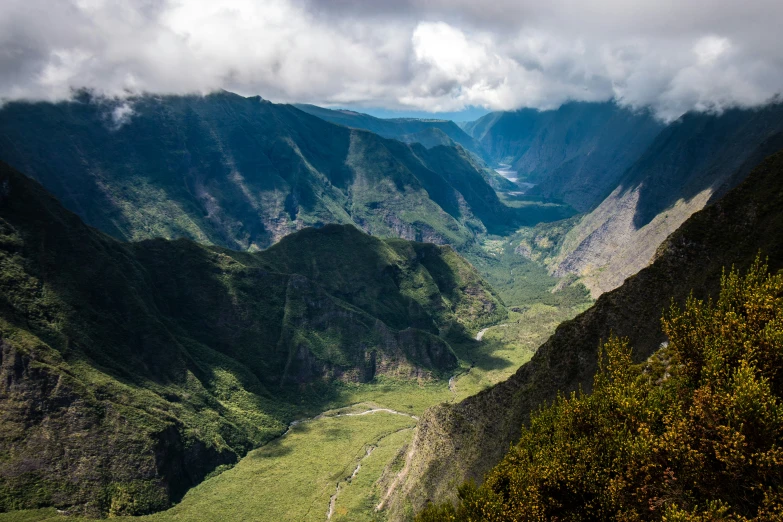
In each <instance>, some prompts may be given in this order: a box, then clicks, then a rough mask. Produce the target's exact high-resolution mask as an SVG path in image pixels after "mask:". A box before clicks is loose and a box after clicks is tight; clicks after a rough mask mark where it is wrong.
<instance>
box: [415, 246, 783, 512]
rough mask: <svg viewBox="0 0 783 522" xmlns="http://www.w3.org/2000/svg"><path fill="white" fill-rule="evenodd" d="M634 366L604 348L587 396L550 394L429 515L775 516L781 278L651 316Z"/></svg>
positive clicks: (618, 351)
mask: <svg viewBox="0 0 783 522" xmlns="http://www.w3.org/2000/svg"><path fill="white" fill-rule="evenodd" d="M662 325H663V330H664V332H665V334H666V335H667V337H668V339H669V342H668V345H667V346H666V347H665V348H663V349H661V350H659V351H658V352H657V353H656V354H655V355H654V356H653V357H651V358H650V359H649V360H648V361H647V362H646V363H643V364H639V365H634V364H633V362H632V358H631V349H630V347H629V345H628V342H627V341H626V340H621V339H619V338H617V337H613V338H612V339H610V340H609V341H608V342H607V343H606V344H605V345H604V347H603V351H604V352H605V357H601V356H600V355H599V360H601V361H603V362H602V364H601V366H600V369H599V372H598V373H597V375H596V376H595V380H594V384H593V391H592V393H590V394H586V393H582V392H579V393H573V394H571V395H570V396H569V397H564V396H561V397H559V398H558V400H557V401H556V402H555V403H554V404H553V405H551V406H547V407H544V408H543V409H542V410H541V411H540V412H538V413H537V414H535V415H534V416H533V418H532V420H531V423H530V426H529V427H526V428H524V429H523V432H522V437H521V439H520V441H519V442H518V443H517V444H516V445H515V446H514V447H512V449H511V451H510V452H509V453H508V455H507V456H506V457H505V458H504V459H503V461H502V462H501V463H500V464H499V465H498V466H497V467H496V468H495V469H493V470H492V471H491V472H490V473H489V474H488V475H487V477H486V480H485V482H484V484H482V485H481V486H480V487H476V486H474V485H472V484H466V485H465V486H463V487H462V488H461V489H460V493H459V496H460V501H459V503H458V505H457V506H456V507H454V506H453V505H451V504H443V505H440V506H430V507H428V508H427V509H425V510H424V511H423V512H422V513H421V514H420V515H419V516H418V520H421V521H429V520H432V521H435V520H455V521H456V520H474V521H478V520H487V521H502V520H522V521H524V520H542V521H543V520H553V519H557V520H574V521H576V520H608V519H611V520H629V521H630V520H678V521H679V520H681V521H691V520H692V521H704V520H758V521H762V520H763V521H767V520H778V519H779V517H780V516H781V514H782V513H783V456H782V455H781V450H780V448H781V445H783V357H781V354H782V353H783V274H778V275H768V272H767V267H766V266H764V265H762V264H761V262H759V261H758V260H757V262H756V263H755V264H754V265H753V266H752V267H751V268H750V269H749V271H748V273H747V274H746V275H745V276H743V277H741V276H740V275H739V274H738V273H737V272H736V271H732V272H731V273H730V274H728V275H726V276H725V277H723V279H722V281H721V292H720V297H719V298H718V299H717V301H716V302H714V303H713V302H712V301H708V302H704V301H700V300H697V299H694V298H691V299H689V300H688V301H687V303H686V305H685V307H684V309H680V308H679V307H678V306H676V305H674V304H673V305H672V307H671V309H670V311H669V312H668V313H667V314H665V316H664V318H663V320H662Z"/></svg>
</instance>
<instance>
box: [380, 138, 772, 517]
mask: <svg viewBox="0 0 783 522" xmlns="http://www.w3.org/2000/svg"><path fill="white" fill-rule="evenodd" d="M782 230H783V152H781V153H777V154H776V155H774V156H772V157H770V158H769V159H767V160H766V161H764V162H763V163H762V164H761V165H760V166H758V167H757V168H756V169H755V170H754V171H753V173H752V174H750V175H749V176H748V178H747V179H746V180H745V181H744V182H743V183H742V184H741V185H740V186H738V187H737V188H735V189H734V190H732V191H731V192H729V193H728V194H727V195H726V196H725V197H724V198H722V199H721V200H719V201H718V202H716V203H715V204H713V205H710V206H708V207H707V208H705V209H704V210H702V211H700V212H696V213H695V214H694V215H693V216H691V217H690V218H689V219H688V220H687V221H686V222H685V223H684V224H683V225H682V226H681V227H680V228H679V229H678V230H677V231H676V232H674V233H673V234H672V235H671V236H669V237H668V239H666V241H665V242H664V243H663V245H661V247H660V248H659V249H658V250H657V253H656V254H655V257H654V261H653V263H652V264H651V265H650V266H649V267H647V268H645V269H644V270H642V271H641V272H639V273H638V274H636V275H635V276H632V277H630V278H628V279H627V280H626V281H625V283H624V284H622V285H621V286H620V287H619V288H617V289H615V290H613V291H610V292H607V293H605V294H603V295H602V296H601V297H600V298H599V299H598V301H597V302H596V303H595V305H594V306H593V307H591V308H590V309H589V310H587V311H586V312H584V313H583V314H581V315H580V316H578V317H577V318H575V319H574V320H572V321H568V322H566V323H563V324H562V325H561V326H559V327H558V329H557V331H556V333H555V334H554V335H553V336H552V337H551V338H550V339H549V340H548V341H547V342H546V343H545V344H544V345H543V346H542V347H541V348H540V349H539V350H538V352H537V353H536V355H535V356H534V357H533V359H532V360H531V361H530V362H529V363H528V364H526V365H524V366H522V367H521V368H520V369H519V370H518V371H517V373H516V374H514V376H512V377H511V378H510V379H509V380H508V381H505V382H503V383H501V384H498V385H497V386H494V387H492V388H490V389H488V390H486V391H483V392H481V393H479V394H477V395H475V396H473V397H470V398H468V399H465V400H464V401H462V402H461V403H458V404H453V405H441V406H436V407H434V408H432V409H430V410H428V411H427V413H426V414H425V415H424V417H423V418H422V419H421V421H420V423H419V426H418V431H417V434H416V436H415V438H414V441H413V442H412V446H411V447H410V448H409V450H408V453H407V455H408V460H407V462H406V465H405V468H404V469H403V472H402V474H401V476H400V477H398V479H397V480H396V481H395V482H393V483H392V487H390V491H388V492H387V497H388V498H387V500H386V502H385V507H386V508H387V509H389V511H390V514H391V517H392V519H397V520H399V519H404V518H405V517H406V513H410V511H411V510H419V509H421V508H422V506H424V505H425V504H426V503H427V502H429V501H442V500H444V499H449V498H455V495H456V489H455V487H456V486H457V485H459V484H461V483H462V482H463V481H465V480H468V479H473V480H478V481H480V480H481V478H482V475H483V474H484V473H485V472H486V471H487V470H489V469H490V468H491V467H492V466H493V465H495V464H496V463H497V462H499V460H500V459H501V458H502V456H503V455H504V453H505V452H506V451H507V449H508V447H509V445H510V444H511V443H513V442H515V441H516V439H517V437H518V434H519V429H520V426H521V425H522V423H524V422H526V421H527V420H528V419H529V416H530V413H531V412H532V411H534V410H535V409H536V408H537V407H538V406H540V405H541V404H543V403H545V402H549V401H552V400H553V399H554V398H555V397H556V395H557V394H558V393H568V392H570V391H573V390H576V389H577V388H578V387H580V386H581V387H582V388H583V389H589V387H590V383H591V382H592V377H593V374H594V373H595V370H596V367H597V349H598V346H599V344H600V343H601V341H602V340H605V339H607V338H608V337H609V335H610V333H614V334H617V335H619V336H624V337H628V338H629V339H630V342H631V345H632V346H634V347H635V349H636V352H635V354H634V355H635V357H636V359H637V360H643V359H644V358H646V357H647V356H649V355H650V354H651V353H652V352H653V351H654V350H655V349H656V348H657V347H658V346H659V345H660V343H661V342H662V341H664V337H663V336H662V334H661V331H660V327H659V321H660V317H661V313H662V310H663V309H664V308H665V307H667V306H668V305H669V304H670V302H671V299H674V301H675V302H678V303H682V302H683V301H684V300H685V299H686V297H687V296H688V295H689V294H690V293H691V291H692V292H693V293H694V295H695V296H696V297H700V298H704V297H707V296H710V295H714V294H715V292H716V291H717V282H718V281H719V280H720V274H721V271H722V270H723V269H724V267H727V266H731V265H734V266H736V267H737V268H739V269H744V268H745V267H747V266H748V265H749V264H750V263H751V262H752V260H753V259H754V258H755V256H756V255H757V253H758V252H759V251H760V252H762V254H763V255H766V256H769V263H770V268H771V269H772V270H778V269H781V268H783V235H782V234H781V231H782Z"/></svg>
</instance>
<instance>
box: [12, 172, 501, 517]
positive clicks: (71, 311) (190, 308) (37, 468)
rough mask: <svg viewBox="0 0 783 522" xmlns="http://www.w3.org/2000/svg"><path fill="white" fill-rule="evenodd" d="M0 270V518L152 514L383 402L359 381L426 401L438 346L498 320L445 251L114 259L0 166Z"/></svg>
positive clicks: (303, 242)
mask: <svg viewBox="0 0 783 522" xmlns="http://www.w3.org/2000/svg"><path fill="white" fill-rule="evenodd" d="M338 252H342V253H343V254H345V253H346V252H350V253H351V257H350V261H349V260H347V259H343V258H341V257H339V256H336V255H335V253H338ZM0 267H2V270H0V275H1V277H0V285H2V288H3V291H2V293H0V295H2V299H0V314H1V315H0V348H2V360H1V362H2V364H0V374H2V377H3V379H2V388H0V393H2V398H3V400H2V401H0V404H1V405H2V409H3V411H2V417H0V418H1V419H2V423H3V427H2V428H3V429H2V430H0V433H1V434H2V435H0V436H2V437H3V444H2V445H0V447H2V448H4V452H3V454H2V458H0V501H2V503H3V507H4V509H9V508H21V507H25V506H35V505H47V504H55V505H59V506H70V505H75V506H76V507H77V510H80V509H81V510H86V511H87V512H91V513H106V512H111V513H115V514H123V513H134V512H144V511H145V510H150V509H160V508H161V507H165V505H166V504H167V503H168V502H169V500H170V499H177V498H179V496H181V495H182V494H183V493H184V492H185V490H186V489H187V488H189V487H190V486H192V485H194V484H196V483H198V482H199V481H200V480H201V478H202V477H204V476H205V475H206V474H207V473H209V472H210V471H211V470H212V469H213V468H214V467H215V466H219V465H223V464H230V463H232V462H234V461H235V460H236V459H237V456H239V455H243V454H244V453H245V452H246V451H247V450H248V449H250V448H251V447H253V446H257V445H258V444H261V443H263V442H265V441H268V440H270V439H271V438H272V437H274V436H276V435H278V434H279V433H281V432H282V431H283V429H284V427H285V423H286V422H288V420H290V419H291V418H292V417H294V416H298V415H303V414H308V413H310V412H313V413H315V412H318V411H320V410H322V409H325V408H327V407H330V406H332V405H339V404H346V401H352V400H354V398H355V397H356V396H357V395H356V394H359V395H361V394H362V393H363V392H362V387H363V386H364V387H365V390H364V391H365V392H366V391H367V390H369V389H372V390H373V393H377V394H378V395H379V396H383V394H384V389H383V386H379V387H378V389H377V390H376V389H375V388H371V386H370V385H362V384H360V383H361V382H362V381H367V380H372V379H374V378H375V379H376V381H378V380H380V384H381V385H383V384H384V382H388V383H390V384H391V387H392V390H393V388H394V385H395V383H398V382H399V379H403V380H409V379H410V378H411V377H413V378H414V379H415V380H418V381H420V382H421V383H422V386H424V389H425V390H426V389H427V384H426V382H427V381H428V380H429V379H431V377H432V376H437V375H440V374H444V373H445V372H447V371H448V369H449V368H451V367H454V366H455V365H456V364H457V360H456V358H455V357H454V355H453V353H452V351H451V348H450V347H449V346H448V344H446V342H445V341H444V340H443V339H441V338H439V337H438V336H437V334H438V332H439V331H441V330H443V331H444V332H446V333H448V336H449V338H450V339H452V340H453V341H459V339H467V338H468V337H467V336H468V335H469V334H470V333H471V332H472V331H474V330H475V329H477V328H479V327H481V326H482V325H484V324H487V323H489V322H492V321H495V322H496V321H499V320H502V319H503V318H504V317H505V309H504V307H503V306H502V305H501V304H500V302H499V301H498V299H497V298H496V297H495V296H494V295H493V293H492V291H491V290H490V289H489V288H488V287H487V286H486V285H485V284H484V283H483V282H482V281H481V279H480V277H479V276H478V275H477V273H476V272H475V270H474V269H473V268H472V267H470V265H468V264H467V263H466V262H465V261H464V260H462V259H461V258H459V256H457V255H456V254H455V253H454V251H453V250H451V249H450V248H449V247H436V246H433V245H420V244H409V243H405V242H404V241H400V240H393V241H389V242H388V243H387V242H383V241H381V240H378V239H375V238H371V237H370V236H367V235H366V234H363V233H361V232H359V231H356V230H355V229H353V228H352V227H340V226H331V227H325V228H323V229H321V230H318V231H315V230H308V231H304V232H302V233H301V234H297V235H294V236H292V237H290V238H288V239H287V240H286V241H284V242H282V243H281V244H280V245H278V246H277V247H276V248H274V249H271V250H270V251H267V252H263V253H261V254H247V253H237V252H230V251H226V250H222V249H216V248H208V247H203V246H199V245H196V244H194V243H191V242H189V241H185V240H180V241H176V242H166V241H163V240H153V241H147V242H142V243H136V244H124V243H120V242H117V241H116V240H113V239H111V238H109V237H108V236H105V235H103V234H101V233H99V232H97V231H95V230H93V229H90V228H88V227H86V226H85V225H84V224H82V223H81V221H80V220H79V219H78V218H77V217H76V216H75V215H73V214H71V213H70V212H67V211H65V210H64V209H62V208H61V207H60V205H59V203H57V202H56V201H55V200H54V199H53V198H51V197H50V196H49V195H48V194H46V193H45V192H44V191H43V189H42V188H41V187H40V186H38V185H37V184H36V183H34V182H32V181H30V180H28V179H26V178H24V177H23V176H22V175H20V174H18V173H16V172H14V171H12V170H11V169H9V168H8V167H6V166H2V171H0ZM340 281H342V282H343V283H345V282H351V283H352V284H340V285H339V286H337V283H338V282H340ZM330 285H331V286H330ZM441 287H442V289H443V291H442V292H441V291H440V288H441ZM338 290H339V295H333V294H332V293H330V292H332V291H333V292H334V293H338ZM415 325H418V326H420V328H419V329H411V328H409V326H415ZM427 330H429V331H430V332H432V333H429V332H428V331H427ZM445 375H446V376H447V375H448V374H445ZM281 376H283V378H282V379H281ZM334 379H336V381H334ZM408 382H409V381H408ZM330 383H332V384H330ZM400 388H401V389H403V390H406V391H405V392H404V393H403V394H397V395H396V396H405V395H406V394H407V396H408V397H414V396H415V395H416V389H417V385H415V384H410V385H409V387H406V386H400ZM444 389H446V388H445V383H443V384H442V385H441V386H440V387H438V386H435V388H434V391H433V393H435V394H436V395H437V394H438V393H440V391H439V390H444ZM365 394H366V395H369V394H367V393H365ZM403 402H407V403H409V404H406V405H405V406H410V407H411V409H415V410H416V411H420V410H421V409H423V405H421V404H420V403H415V401H413V400H408V399H406V400H404V401H403ZM428 404H429V403H428ZM77 463H80V464H78V465H77Z"/></svg>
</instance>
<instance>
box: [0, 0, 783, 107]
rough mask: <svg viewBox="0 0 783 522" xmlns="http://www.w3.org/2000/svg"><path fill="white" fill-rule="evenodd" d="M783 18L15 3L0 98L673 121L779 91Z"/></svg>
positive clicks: (697, 12)
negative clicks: (644, 116)
mask: <svg viewBox="0 0 783 522" xmlns="http://www.w3.org/2000/svg"><path fill="white" fill-rule="evenodd" d="M780 20H783V4H782V3H781V2H779V1H777V0H776V1H767V0H753V1H750V2H745V3H744V5H743V4H741V3H740V2H736V1H735V0H691V1H689V2H673V1H672V2H669V1H664V2H661V1H660V0H639V1H636V2H627V1H620V0H595V1H593V2H589V3H588V2H577V1H575V0H553V1H551V2H537V1H536V2H534V1H531V0H521V1H519V0H514V1H512V0H496V1H494V2H489V3H487V2H474V1H468V0H448V1H447V0H401V1H400V2H365V1H363V0H362V1H360V0H265V1H263V2H258V1H253V0H226V1H218V0H211V1H208V0H160V1H153V0H60V1H57V2H51V1H49V0H5V1H4V2H2V4H0V100H13V99H45V100H59V99H67V98H69V97H70V96H72V94H73V92H74V90H77V89H80V88H89V89H94V90H95V91H97V92H99V93H100V94H102V95H103V96H107V97H119V98H122V97H125V96H127V95H129V94H138V93H142V92H153V93H193V92H201V93H205V92H209V91H212V90H215V89H219V88H225V89H228V90H233V91H236V92H239V93H242V94H246V95H251V94H253V95H254V94H260V95H262V96H263V97H265V98H269V99H272V100H275V101H284V102H285V101H303V102H313V103H320V104H326V105H353V106H358V107H361V106H368V107H369V106H372V107H384V108H387V109H416V110H425V111H433V112H434V111H458V110H461V109H462V108H465V107H467V106H471V105H473V106H482V107H486V108H488V109H494V110H508V109H516V108H520V107H534V108H539V109H551V108H556V107H558V106H559V105H560V104H562V103H564V102H566V101H569V100H577V101H599V100H611V99H614V100H616V101H617V102H618V103H620V104H623V105H626V106H630V107H635V108H644V107H649V108H651V109H652V110H653V111H654V112H655V113H656V114H657V115H658V116H659V117H661V118H663V119H672V118H676V117H677V116H679V115H680V114H682V113H684V112H686V111H689V110H701V111H720V110H722V109H725V108H728V107H735V106H738V107H752V106H756V105H760V104H763V103H766V102H768V101H769V100H770V99H772V98H773V97H774V96H776V95H778V94H779V93H780V92H781V90H782V89H783V50H782V49H781V48H780V46H779V44H778V32H779V27H778V25H779V21H780Z"/></svg>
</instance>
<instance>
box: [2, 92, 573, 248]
mask: <svg viewBox="0 0 783 522" xmlns="http://www.w3.org/2000/svg"><path fill="white" fill-rule="evenodd" d="M117 103H118V102H116V101H111V100H100V99H96V98H94V97H91V95H89V94H88V93H83V94H82V95H80V96H79V97H77V98H76V99H75V100H73V101H71V102H61V103H58V104H50V103H44V102H41V103H24V102H12V103H8V104H6V105H4V106H3V108H2V109H0V159H2V160H5V161H6V162H8V163H9V164H11V165H13V166H15V167H17V168H19V169H20V170H22V171H24V172H27V173H29V174H30V175H31V176H33V177H35V178H36V179H38V180H39V181H41V182H42V183H43V184H44V186H46V187H47V189H49V190H51V191H52V192H53V193H54V194H55V195H56V196H58V197H59V198H60V199H61V201H62V202H63V204H64V205H65V206H66V207H67V208H69V209H71V210H73V211H75V212H77V213H78V214H79V215H80V216H82V217H83V218H84V219H85V220H86V222H87V223H88V224H90V225H93V226H96V227H98V228H100V229H101V230H104V231H105V232H108V233H109V234H111V235H113V236H115V237H117V238H120V239H125V240H139V239H146V238H151V237H156V236H162V237H166V238H176V237H189V238H191V239H194V240H196V241H199V242H202V243H207V244H215V245H220V246H225V247H229V248H234V249H239V250H258V249H261V248H265V247H267V246H269V245H271V244H273V243H274V242H276V241H277V240H279V239H280V238H281V237H283V236H284V235H286V234H288V233H290V232H294V231H296V230H298V229H300V228H304V227H306V226H321V225H323V224H326V223H351V224H354V225H357V226H359V227H360V228H362V229H364V230H365V231H368V232H370V233H372V234H375V235H379V236H383V237H402V238H405V239H412V240H424V241H429V242H435V243H439V244H445V243H448V244H453V245H455V246H459V245H465V244H467V243H470V242H472V241H474V239H475V236H476V234H477V233H485V232H486V231H487V230H489V231H499V230H502V229H505V228H506V227H508V226H511V224H513V222H515V221H516V220H517V219H523V220H524V219H525V218H524V216H522V217H521V218H519V216H520V215H521V213H520V211H518V210H516V209H511V208H509V207H506V206H505V205H504V204H503V203H501V202H500V200H499V199H498V197H497V195H496V194H495V192H494V191H493V190H492V188H491V187H490V186H489V185H488V184H487V181H486V172H484V169H483V168H481V167H479V166H478V165H477V164H476V163H475V162H474V160H473V159H472V158H471V157H470V155H469V154H468V153H466V152H460V149H459V148H452V147H439V146H436V147H434V148H432V149H427V148H425V147H422V146H417V145H415V144H413V145H411V146H409V145H406V144H402V143H400V142H398V141H396V140H388V139H385V138H381V137H379V136H377V135H375V134H372V133H370V132H367V131H362V130H352V129H348V128H346V127H342V126H338V125H334V124H331V123H328V122H326V121H324V120H322V119H320V118H317V117H315V116H312V115H309V114H306V113H304V112H302V111H300V110H298V109H296V108H295V107H293V106H290V105H276V104H272V103H270V102H267V101H265V100H262V99H260V98H259V97H253V98H243V97H241V96H238V95H235V94H231V93H227V92H221V93H214V94H210V95H207V96H204V97H201V96H160V97H155V96H142V97H139V98H132V99H130V100H128V101H127V102H126V103H127V104H128V107H130V109H129V110H130V112H129V113H128V115H127V117H126V120H127V121H124V122H123V123H122V124H121V125H120V124H117V123H115V122H113V120H112V114H113V112H112V111H114V110H115V109H117V106H116V104H117ZM41 136H47V137H48V138H47V140H48V141H47V142H46V143H44V142H42V141H41ZM434 156H437V157H438V160H437V161H433V160H432V159H431V158H432V157H434ZM444 158H445V160H444ZM444 161H445V163H444ZM428 165H429V166H428ZM432 165H444V166H442V167H439V168H440V170H439V171H433V170H432V168H431V167H432ZM453 172H459V173H460V178H459V179H458V180H457V179H456V178H455V176H454V174H453ZM457 182H458V183H459V184H461V186H462V187H463V188H464V187H470V190H469V191H467V192H466V193H465V194H463V193H461V192H460V191H459V190H458V189H457V188H456V186H455V185H454V183H457ZM436 200H437V202H436ZM477 214H480V217H479V216H478V215H477ZM551 217H553V218H557V217H558V216H557V215H555V214H553V215H552V216H551Z"/></svg>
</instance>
